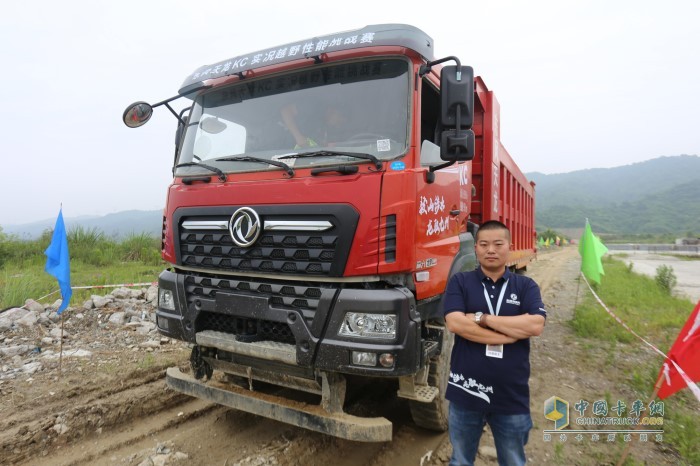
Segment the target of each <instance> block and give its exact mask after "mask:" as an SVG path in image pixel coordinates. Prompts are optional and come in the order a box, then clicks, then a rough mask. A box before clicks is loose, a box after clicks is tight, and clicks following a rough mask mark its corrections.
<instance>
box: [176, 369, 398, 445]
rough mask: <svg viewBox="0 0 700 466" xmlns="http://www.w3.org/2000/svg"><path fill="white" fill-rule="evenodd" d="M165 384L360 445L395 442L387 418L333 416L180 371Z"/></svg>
mask: <svg viewBox="0 0 700 466" xmlns="http://www.w3.org/2000/svg"><path fill="white" fill-rule="evenodd" d="M165 381H166V384H167V385H168V387H170V388H172V389H173V390H175V391H178V392H180V393H185V394H187V395H190V396H193V397H196V398H201V399H203V400H207V401H211V402H212V403H217V404H220V405H223V406H228V407H230V408H234V409H238V410H240V411H245V412H247V413H251V414H256V415H258V416H263V417H266V418H269V419H274V420H276V421H280V422H284V423H287V424H291V425H295V426H298V427H303V428H304V429H309V430H313V431H316V432H321V433H324V434H328V435H332V436H334V437H340V438H344V439H347V440H354V441H357V442H388V441H390V440H391V431H392V425H391V422H389V420H388V419H386V418H383V417H374V418H365V417H358V416H352V415H350V414H346V413H344V412H342V411H341V412H334V413H329V412H328V411H326V410H325V409H323V408H322V407H321V406H318V405H309V404H306V403H299V402H295V401H292V400H288V399H286V398H282V397H278V396H273V395H267V394H264V393H259V392H252V391H248V390H245V389H243V388H241V387H237V386H234V385H228V384H222V383H216V382H212V381H210V382H208V383H203V382H200V381H198V380H196V379H195V378H193V377H191V376H189V375H187V374H183V373H182V372H180V370H179V369H178V368H177V367H170V368H168V369H167V371H166V377H165Z"/></svg>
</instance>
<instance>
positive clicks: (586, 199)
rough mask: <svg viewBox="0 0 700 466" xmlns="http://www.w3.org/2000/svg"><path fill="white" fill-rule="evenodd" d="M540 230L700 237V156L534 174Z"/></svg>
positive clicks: (684, 156)
mask: <svg viewBox="0 0 700 466" xmlns="http://www.w3.org/2000/svg"><path fill="white" fill-rule="evenodd" d="M527 176H528V178H529V179H531V180H533V181H535V183H537V186H536V189H535V192H536V196H537V197H536V214H537V215H536V216H537V229H538V230H542V229H546V228H551V229H555V230H556V229H558V228H559V229H561V228H580V227H582V226H583V224H584V222H585V219H586V218H588V219H589V220H590V222H591V225H593V226H594V229H595V231H596V233H622V234H642V233H651V234H663V233H672V234H678V235H683V234H685V233H686V232H688V231H693V232H696V233H700V157H697V156H690V155H681V156H677V157H659V158H656V159H652V160H648V161H646V162H640V163H635V164H633V165H627V166H622V167H615V168H607V169H602V168H597V169H590V170H581V171H576V172H571V173H563V174H555V175H543V174H541V173H531V174H528V175H527Z"/></svg>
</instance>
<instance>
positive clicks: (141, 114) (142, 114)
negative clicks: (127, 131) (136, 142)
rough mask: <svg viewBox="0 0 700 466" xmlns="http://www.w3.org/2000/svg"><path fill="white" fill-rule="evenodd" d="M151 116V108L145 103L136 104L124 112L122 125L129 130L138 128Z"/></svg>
mask: <svg viewBox="0 0 700 466" xmlns="http://www.w3.org/2000/svg"><path fill="white" fill-rule="evenodd" d="M151 115H153V107H151V105H150V104H148V103H146V102H136V103H133V104H131V105H129V106H128V107H127V108H126V110H124V115H123V119H124V124H125V125H126V126H128V127H129V128H138V127H139V126H141V125H143V124H145V123H146V122H147V121H148V120H149V119H150V118H151Z"/></svg>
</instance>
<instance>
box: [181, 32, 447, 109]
mask: <svg viewBox="0 0 700 466" xmlns="http://www.w3.org/2000/svg"><path fill="white" fill-rule="evenodd" d="M382 45H383V46H400V47H407V48H409V49H411V50H415V51H416V52H418V53H420V54H421V55H422V56H423V57H424V58H426V59H427V60H429V61H430V60H433V59H434V56H433V40H432V38H431V37H430V36H428V35H427V34H425V33H424V32H423V31H421V30H420V29H418V28H415V27H413V26H409V25H403V24H381V25H375V26H367V27H364V28H362V29H357V30H354V31H345V32H339V33H336V34H331V35H327V36H322V37H314V38H312V39H307V40H302V41H298V42H292V43H290V44H287V45H282V46H278V47H274V48H270V49H266V50H261V51H258V52H254V53H250V54H247V55H241V56H238V57H234V58H230V59H228V60H224V61H221V62H219V63H215V64H213V65H205V66H202V67H200V68H198V69H197V70H196V71H195V72H194V73H192V74H191V75H190V76H188V77H187V79H185V81H184V82H183V83H182V86H181V87H180V94H182V95H184V94H186V93H187V91H188V90H189V89H192V88H195V87H198V86H196V85H198V84H199V83H201V82H202V81H205V80H208V79H214V78H221V77H223V76H229V75H233V74H237V73H241V72H243V71H247V70H251V69H255V68H259V67H262V66H269V65H276V64H279V63H284V62H288V61H292V60H297V59H299V58H310V57H315V56H318V55H320V54H322V53H328V52H337V51H340V50H351V49H356V48H360V47H369V46H382Z"/></svg>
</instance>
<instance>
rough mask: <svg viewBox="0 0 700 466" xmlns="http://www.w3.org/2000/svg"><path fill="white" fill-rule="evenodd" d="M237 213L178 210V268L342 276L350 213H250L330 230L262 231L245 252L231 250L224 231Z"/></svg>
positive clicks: (287, 209)
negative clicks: (323, 224) (316, 223)
mask: <svg viewBox="0 0 700 466" xmlns="http://www.w3.org/2000/svg"><path fill="white" fill-rule="evenodd" d="M237 208H238V207H227V208H223V207H212V208H187V209H178V210H177V211H176V214H175V215H174V221H173V227H176V228H177V235H176V241H177V243H178V244H177V245H176V251H177V256H178V257H177V260H178V264H180V265H183V266H188V267H192V268H197V269H202V270H211V271H213V272H215V271H227V272H251V273H262V274H288V275H315V276H331V277H338V276H341V275H342V274H343V271H344V269H345V263H346V262H347V257H348V254H349V252H350V245H351V243H352V238H353V236H354V233H355V228H356V227H357V221H358V218H359V216H358V214H357V212H356V211H355V210H354V209H353V208H352V207H350V206H345V205H331V206H314V205H308V206H260V207H254V209H255V211H256V212H257V213H258V214H259V216H260V218H261V222H262V223H264V222H265V221H268V222H275V221H277V222H280V221H282V222H292V223H293V222H294V221H301V222H308V221H319V222H326V223H328V224H329V225H331V227H330V228H328V229H326V230H324V231H294V229H293V228H289V229H287V230H285V229H282V230H280V229H275V230H270V231H268V230H265V231H263V232H262V234H261V235H260V237H259V238H258V240H257V241H256V242H255V243H254V244H253V245H252V246H250V247H247V248H242V247H239V246H237V245H235V244H234V243H233V240H232V239H231V236H230V234H229V232H228V230H227V227H226V226H227V225H228V221H229V219H230V218H231V215H232V214H233V212H235V211H236V209H237ZM320 212H322V213H320ZM184 222H188V223H192V222H195V223H196V222H199V224H201V225H204V226H201V227H198V228H196V229H191V228H190V229H186V228H183V223H184ZM207 225H218V227H216V226H212V227H208V226H207ZM222 226H223V227H224V228H222ZM261 227H262V225H261Z"/></svg>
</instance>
